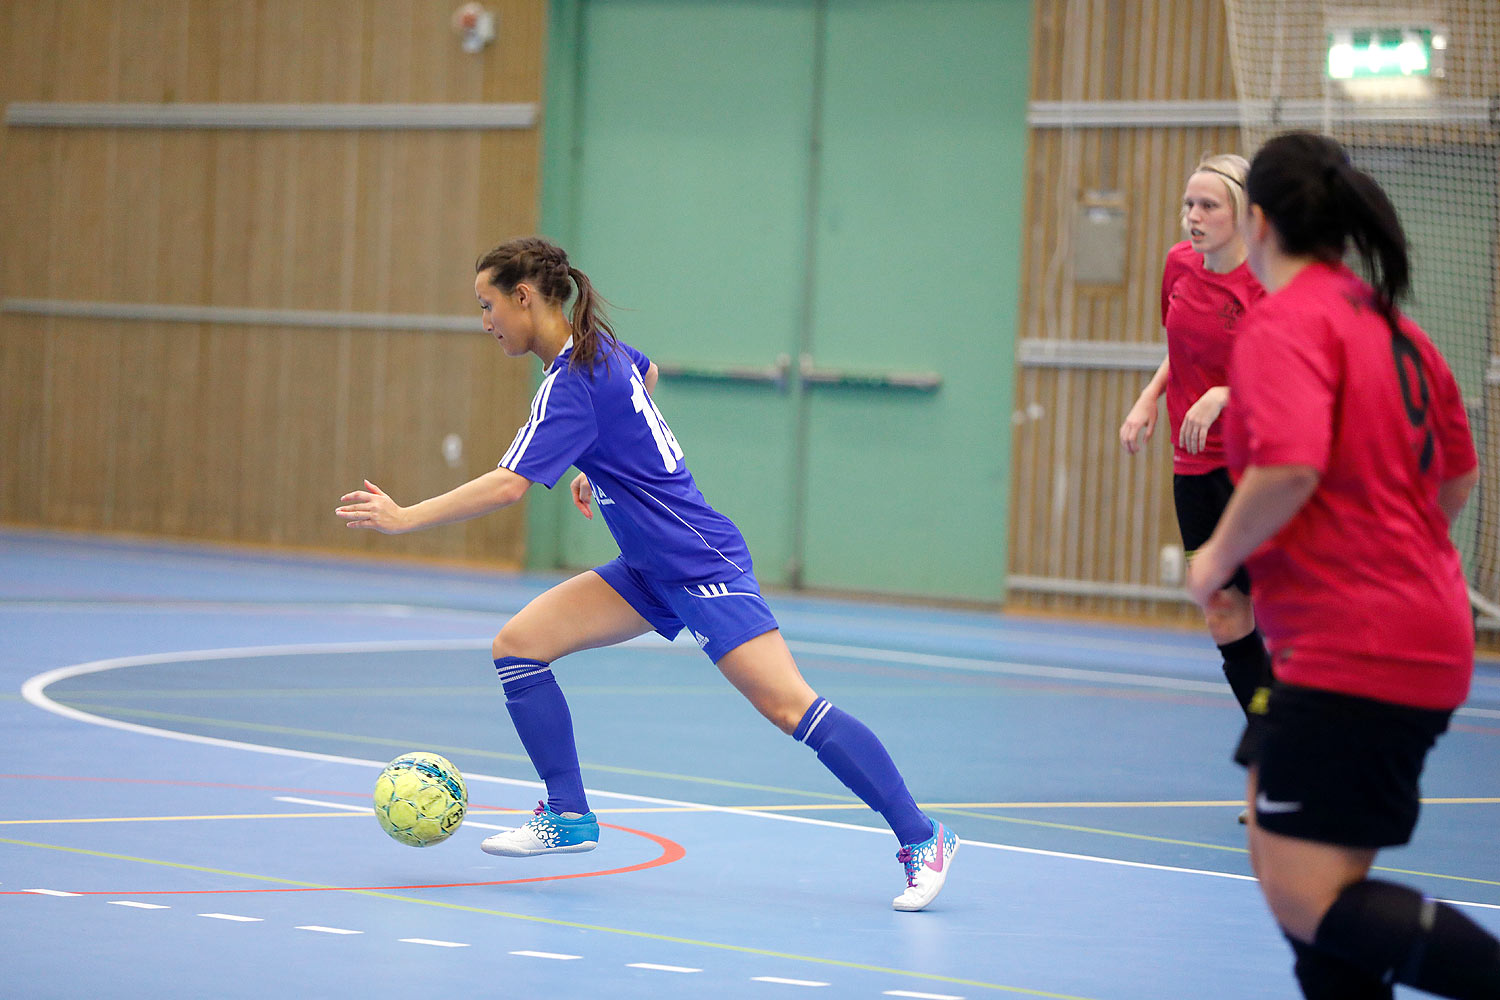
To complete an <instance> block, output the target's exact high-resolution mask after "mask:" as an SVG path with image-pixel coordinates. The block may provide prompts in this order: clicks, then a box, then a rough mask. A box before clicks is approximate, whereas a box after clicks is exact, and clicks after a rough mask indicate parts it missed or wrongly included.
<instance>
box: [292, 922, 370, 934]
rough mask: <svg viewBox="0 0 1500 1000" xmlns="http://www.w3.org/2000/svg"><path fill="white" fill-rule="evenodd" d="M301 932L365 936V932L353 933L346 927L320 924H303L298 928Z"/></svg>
mask: <svg viewBox="0 0 1500 1000" xmlns="http://www.w3.org/2000/svg"><path fill="white" fill-rule="evenodd" d="M297 929H298V930H299V931H317V932H318V933H319V934H363V933H364V931H351V930H349V929H348V928H345V927H323V926H321V925H319V924H303V925H302V926H301V927H298V928H297Z"/></svg>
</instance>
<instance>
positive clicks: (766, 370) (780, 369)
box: [656, 354, 792, 392]
mask: <svg viewBox="0 0 1500 1000" xmlns="http://www.w3.org/2000/svg"><path fill="white" fill-rule="evenodd" d="M656 370H657V372H658V373H659V374H660V375H662V376H663V377H664V378H674V379H689V380H692V381H698V382H737V383H741V384H750V385H772V386H775V387H776V391H778V392H785V391H786V383H787V375H788V374H789V373H790V372H791V370H792V359H791V356H790V355H788V354H778V355H777V356H776V363H775V364H772V365H765V366H763V367H756V366H754V365H679V364H673V363H671V362H665V363H664V362H660V361H658V362H657V363H656Z"/></svg>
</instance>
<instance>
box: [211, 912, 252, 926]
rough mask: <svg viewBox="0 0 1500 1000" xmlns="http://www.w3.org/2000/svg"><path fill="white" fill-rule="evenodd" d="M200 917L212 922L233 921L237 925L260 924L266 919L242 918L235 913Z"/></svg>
mask: <svg viewBox="0 0 1500 1000" xmlns="http://www.w3.org/2000/svg"><path fill="white" fill-rule="evenodd" d="M198 916H200V917H207V918H208V919H210V920H232V921H234V922H235V923H237V924H258V923H260V922H261V921H263V920H265V918H264V917H242V916H239V915H238V914H235V913H200V914H198Z"/></svg>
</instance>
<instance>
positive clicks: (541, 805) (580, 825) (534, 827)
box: [479, 802, 599, 858]
mask: <svg viewBox="0 0 1500 1000" xmlns="http://www.w3.org/2000/svg"><path fill="white" fill-rule="evenodd" d="M598 846H599V820H598V819H597V818H596V817H595V816H594V814H593V813H592V812H586V813H584V814H583V815H581V816H579V815H576V814H575V815H573V816H569V815H566V814H563V815H559V814H558V813H555V812H553V811H552V810H551V809H549V808H547V803H545V802H538V803H537V804H536V809H535V815H534V816H532V817H531V820H530V821H529V822H527V824H526V825H525V826H519V827H516V828H515V829H514V830H506V831H505V832H504V833H497V834H495V835H494V836H493V837H486V838H485V840H484V843H482V844H480V845H479V849H480V850H482V851H484V853H486V854H498V855H499V856H500V857H502V858H529V857H531V856H533V855H536V854H581V853H583V852H584V851H592V850H593V849H594V848H596V847H598Z"/></svg>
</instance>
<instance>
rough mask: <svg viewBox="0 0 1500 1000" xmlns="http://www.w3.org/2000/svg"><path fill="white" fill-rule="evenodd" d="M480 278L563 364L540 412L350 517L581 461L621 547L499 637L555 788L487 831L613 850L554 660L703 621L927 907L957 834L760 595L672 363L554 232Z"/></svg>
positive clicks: (439, 517) (512, 319)
mask: <svg viewBox="0 0 1500 1000" xmlns="http://www.w3.org/2000/svg"><path fill="white" fill-rule="evenodd" d="M475 272H476V274H475V278H474V293H475V295H476V296H477V297H478V299H479V307H480V311H481V313H482V316H483V323H484V329H485V331H486V332H488V333H490V334H491V335H492V336H494V337H495V339H496V340H498V341H499V342H500V346H501V348H502V349H503V350H504V351H505V353H506V354H507V355H509V356H511V357H521V356H523V355H525V354H535V355H536V356H537V357H538V358H540V359H541V360H542V363H543V365H545V366H546V375H545V377H544V378H543V380H542V384H541V387H540V388H538V389H537V392H536V396H535V397H534V398H533V399H532V402H531V418H530V419H529V420H528V421H527V422H526V424H525V425H524V426H523V427H522V428H521V429H520V431H518V432H517V434H516V437H515V440H514V441H513V442H512V443H511V446H510V448H509V450H508V451H506V453H505V456H504V457H503V458H502V459H501V460H500V464H499V466H498V467H497V468H496V469H494V470H493V471H491V472H487V473H485V474H484V475H482V476H479V477H478V478H477V479H473V480H471V481H469V482H467V483H465V484H463V485H462V486H459V487H457V488H455V489H453V490H450V491H449V492H447V493H444V494H442V495H441V496H436V497H432V498H431V499H428V500H424V501H422V502H421V503H417V504H413V505H412V506H410V507H402V506H400V505H399V504H397V503H396V502H395V501H394V500H392V499H391V498H390V497H388V496H386V495H385V494H384V493H382V492H381V491H380V489H379V488H378V487H377V486H375V484H373V483H371V482H369V481H366V482H365V488H364V489H362V490H355V491H354V492H352V493H349V494H346V495H345V496H344V498H343V501H342V502H343V506H341V507H339V508H338V511H337V513H338V516H339V517H341V518H343V519H344V520H345V521H346V522H347V523H348V526H349V527H351V528H364V529H373V530H375V531H380V532H383V533H386V534H399V533H402V532H407V531H415V530H417V529H420V528H429V527H432V526H434V525H438V524H449V523H452V522H455V521H462V520H466V519H468V518H472V517H478V516H479V515H481V514H487V513H489V512H491V511H494V510H499V509H500V508H502V507H506V506H509V505H510V504H513V503H516V502H518V501H519V500H520V499H521V498H522V497H523V496H524V495H525V493H526V490H527V489H529V488H530V487H531V485H532V484H533V483H541V484H542V485H543V486H546V487H547V488H548V489H550V488H552V487H553V486H554V485H555V484H556V483H557V482H558V480H559V479H560V478H561V477H562V475H563V473H564V472H566V471H567V469H568V468H569V467H570V466H574V467H576V468H577V469H578V470H579V473H580V474H579V475H578V476H577V477H576V478H575V479H574V480H573V481H572V485H571V489H572V494H573V502H574V504H575V505H576V506H577V507H578V509H579V510H580V511H581V512H582V513H583V515H584V516H585V517H589V518H592V517H593V509H594V507H595V506H596V505H597V507H598V510H599V514H600V516H601V517H603V519H604V523H605V524H606V525H607V526H608V527H609V530H610V533H611V534H613V535H614V537H615V541H616V542H617V543H618V544H619V546H620V555H619V557H618V558H617V559H615V560H614V561H613V562H609V563H606V564H605V565H603V566H600V567H598V568H596V569H593V570H589V571H587V572H585V573H581V574H579V575H578V576H575V577H573V578H571V579H569V580H566V581H564V582H562V583H560V584H558V585H557V586H555V587H553V588H552V589H551V590H549V591H547V592H546V593H544V594H542V595H541V596H539V597H537V598H536V599H535V600H533V601H532V602H531V603H530V604H528V605H527V606H526V607H525V608H523V609H521V611H520V612H519V613H518V614H516V616H515V617H514V618H512V619H511V620H510V621H508V622H507V623H506V624H505V626H504V627H503V628H501V630H500V633H499V634H498V635H496V636H495V642H494V646H493V650H492V652H493V654H494V659H495V669H496V670H497V671H498V672H499V675H500V680H501V681H502V683H503V684H504V688H505V697H506V708H507V709H508V710H509V712H510V716H511V719H512V721H514V723H515V726H516V732H517V733H518V734H519V736H520V738H521V743H522V745H523V746H525V748H526V752H527V754H528V756H530V758H531V762H532V764H534V765H535V767H536V770H537V774H538V775H539V776H540V777H541V779H542V781H543V782H544V783H545V784H546V786H547V800H546V801H545V802H543V803H539V804H538V806H537V810H536V814H535V815H534V816H533V818H532V819H531V821H530V822H528V823H527V824H526V825H525V826H523V827H521V828H519V829H517V830H513V831H507V832H505V833H500V834H496V835H495V836H493V837H490V838H488V839H487V840H485V842H484V844H483V845H482V846H483V849H484V850H485V851H486V852H488V853H490V854H498V855H502V856H505V857H528V856H531V855H537V854H552V853H568V852H578V851H589V850H593V849H594V847H596V846H597V845H598V842H599V824H598V821H597V820H596V819H595V817H594V814H593V813H592V812H591V811H589V806H588V801H587V798H586V796H585V793H584V788H583V779H582V776H581V773H580V769H579V764H578V751H577V748H576V745H575V743H574V739H573V724H572V717H571V715H570V713H569V711H568V704H567V701H566V700H565V699H564V698H563V694H562V691H561V689H559V687H558V685H557V681H556V679H555V678H554V677H553V674H552V668H551V664H552V663H553V661H555V660H557V659H558V658H559V657H563V656H566V655H568V654H569V653H574V652H577V651H579V650H583V649H593V648H596V647H599V646H609V645H612V644H614V643H618V642H623V641H625V640H626V639H631V638H634V637H635V636H638V635H643V634H645V633H647V632H650V631H653V630H654V631H656V632H659V633H661V634H662V635H664V636H666V637H667V638H668V639H671V638H673V637H675V636H676V635H677V634H678V633H679V632H680V631H681V630H682V629H684V628H686V629H689V630H690V632H691V634H692V635H693V637H694V638H695V639H696V640H697V642H698V644H699V646H701V647H702V648H703V651H704V653H705V654H707V656H708V657H709V659H711V660H713V662H714V664H715V665H716V666H717V667H718V668H719V670H720V672H721V673H723V674H724V676H725V677H727V678H728V679H729V681H730V683H732V684H733V685H734V686H735V687H736V688H737V689H738V690H739V691H740V693H741V694H743V695H744V696H745V697H746V698H748V699H749V701H750V703H751V704H752V705H754V706H755V708H756V709H757V710H758V711H759V712H760V713H761V714H762V715H764V716H765V717H766V718H767V719H769V720H770V721H771V722H773V723H774V724H775V725H776V726H778V727H779V728H780V729H781V730H782V731H783V732H785V733H788V734H790V735H791V736H792V737H793V738H794V739H796V740H798V741H799V742H802V743H806V744H807V745H808V746H810V747H811V748H813V750H814V751H816V753H817V755H818V759H819V760H820V761H822V762H823V764H824V765H825V766H826V767H827V768H828V769H829V770H830V771H832V772H833V774H834V775H835V776H836V777H837V778H838V779H839V780H840V781H842V782H843V783H844V784H845V785H846V786H847V787H848V788H849V789H850V790H851V791H853V792H854V793H855V794H856V795H858V796H859V797H860V799H861V800H863V801H864V802H865V803H866V804H867V805H869V806H870V808H872V809H874V810H875V811H877V812H879V813H880V814H881V815H882V816H883V817H884V818H885V820H886V822H887V823H889V824H890V826H891V829H892V831H893V832H894V833H895V834H896V837H897V840H898V841H899V842H900V843H901V845H902V846H901V849H900V850H899V851H898V852H897V855H896V856H897V859H898V860H899V861H901V863H902V865H903V867H904V869H905V873H906V888H905V889H904V890H903V891H902V893H901V894H900V895H899V896H897V897H896V898H895V899H894V900H893V901H892V905H893V906H894V907H895V908H896V909H898V910H920V909H922V908H923V907H925V906H927V904H929V903H930V902H932V900H933V899H934V898H935V897H936V896H937V894H938V892H939V891H940V890H941V889H942V887H943V883H944V881H945V880H946V879H947V877H948V868H949V862H950V861H951V860H952V858H953V855H954V853H955V852H956V851H957V850H958V838H957V837H956V836H955V835H954V834H953V832H952V831H951V830H949V829H948V828H947V826H946V825H945V824H943V823H939V822H936V821H933V820H931V819H929V818H928V817H927V816H926V815H925V814H924V813H923V812H922V810H921V809H919V808H918V807H917V804H916V802H915V801H914V800H913V799H912V796H911V793H910V792H908V791H907V789H906V783H905V781H904V780H903V779H902V777H901V773H900V772H899V771H898V770H897V769H896V765H895V764H894V763H893V762H892V761H891V757H890V754H889V753H887V752H886V749H885V747H884V746H883V745H882V744H881V742H880V740H879V739H878V738H877V737H876V736H875V734H874V733H872V732H871V731H870V730H869V729H868V728H867V727H866V726H865V725H864V724H863V723H861V722H860V721H859V720H858V719H855V718H854V717H853V716H851V715H849V714H847V713H845V712H843V711H840V710H839V709H838V708H835V707H834V706H833V705H831V704H829V702H828V701H827V700H826V699H824V698H820V697H818V695H817V694H816V693H815V692H814V691H813V689H812V688H811V687H809V686H808V684H807V682H806V681H805V680H804V679H803V677H802V674H801V673H800V671H798V669H797V664H796V662H795V661H794V660H793V659H792V655H791V652H790V651H789V650H788V649H787V645H786V642H785V640H783V639H782V636H781V632H780V629H779V628H778V626H777V624H776V619H775V617H774V616H773V615H772V614H771V610H770V608H769V607H768V606H767V605H766V602H765V600H764V598H762V596H761V593H760V585H759V584H758V583H757V582H756V579H755V574H754V572H753V571H752V569H751V561H750V553H749V551H748V550H747V549H746V547H745V540H744V538H743V537H742V536H741V535H740V532H739V529H737V528H736V527H735V526H734V523H733V522H731V521H730V520H729V519H728V518H726V517H724V516H723V515H722V514H720V513H718V512H717V511H715V510H714V509H713V508H712V507H710V506H709V505H708V502H707V501H706V500H704V498H703V494H702V493H700V492H699V490H698V487H697V484H696V483H694V481H693V477H692V475H691V474H690V473H689V472H688V470H687V466H686V465H685V464H684V461H683V453H682V448H681V447H680V446H679V445H678V443H677V439H676V438H675V437H673V436H672V431H671V429H670V428H669V427H668V426H667V422H666V421H665V420H664V419H663V418H662V415H661V411H660V410H658V409H657V408H656V403H655V402H654V400H653V399H652V397H651V392H652V389H654V388H655V386H656V379H657V368H656V366H655V365H654V364H652V363H651V361H650V360H649V359H648V358H647V357H646V356H645V355H644V354H642V353H641V352H640V351H637V350H636V349H635V348H633V347H631V346H629V345H628V344H625V343H623V342H621V341H619V340H617V339H616V338H615V336H614V332H613V330H612V329H611V327H610V325H609V323H608V321H607V320H606V318H605V316H604V314H603V309H602V303H601V300H600V298H599V296H598V294H597V293H596V292H595V291H594V288H593V285H592V284H590V282H589V279H588V277H587V276H586V275H585V274H584V273H583V272H582V271H579V270H578V269H577V268H575V267H572V266H571V265H570V264H569V263H568V257H567V254H566V253H565V252H564V251H563V250H562V248H560V247H558V246H556V245H554V244H552V243H549V242H547V241H546V240H543V239H540V238H537V237H527V238H522V239H515V240H511V241H509V242H507V243H502V244H501V245H499V246H497V247H495V248H494V249H493V250H491V251H489V252H488V253H486V254H485V255H484V256H483V257H481V258H479V261H478V263H477V264H476V265H475ZM575 289H576V297H575ZM570 298H571V299H573V300H574V301H573V306H572V309H571V311H566V305H567V302H568V300H569V299H570Z"/></svg>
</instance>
